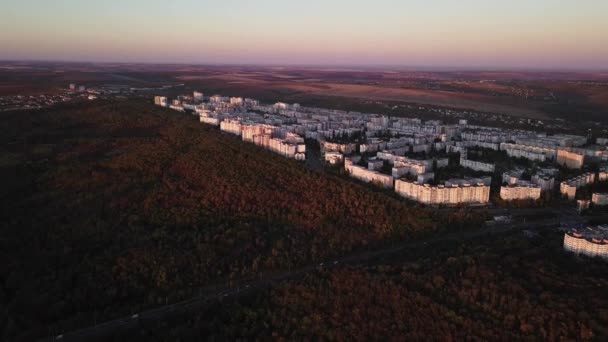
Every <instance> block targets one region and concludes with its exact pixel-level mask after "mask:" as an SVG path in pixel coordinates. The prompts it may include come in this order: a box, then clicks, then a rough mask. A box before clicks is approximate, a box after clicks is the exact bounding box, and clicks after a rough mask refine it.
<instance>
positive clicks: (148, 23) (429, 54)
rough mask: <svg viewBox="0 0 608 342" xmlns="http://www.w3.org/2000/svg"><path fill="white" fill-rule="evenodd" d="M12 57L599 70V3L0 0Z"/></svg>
mask: <svg viewBox="0 0 608 342" xmlns="http://www.w3.org/2000/svg"><path fill="white" fill-rule="evenodd" d="M22 59H24V60H61V61H95V62H134V63H139V62H145V63H201V64H207V63H212V64H284V65H289V64H320V65H392V66H413V67H415V66H430V67H433V66H435V67H463V68H488V67H496V68H559V69H608V0H577V1H573V0H563V1H562V0H503V1H494V0H485V1H482V0H425V1H422V0H420V1H418V0H410V1H408V0H373V1H371V0H367V1H360V0H217V1H206V0H199V1H195V0H171V1H165V0H163V1H161V0H122V1H114V0H106V1H99V0H95V1H91V0H2V1H1V3H0V60H22Z"/></svg>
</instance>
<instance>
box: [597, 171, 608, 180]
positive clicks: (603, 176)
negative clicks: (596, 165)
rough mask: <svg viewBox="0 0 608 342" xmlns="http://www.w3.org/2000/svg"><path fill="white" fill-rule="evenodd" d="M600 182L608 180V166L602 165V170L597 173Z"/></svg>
mask: <svg viewBox="0 0 608 342" xmlns="http://www.w3.org/2000/svg"><path fill="white" fill-rule="evenodd" d="M597 180H598V182H605V181H608V168H606V167H602V168H600V172H598V174H597Z"/></svg>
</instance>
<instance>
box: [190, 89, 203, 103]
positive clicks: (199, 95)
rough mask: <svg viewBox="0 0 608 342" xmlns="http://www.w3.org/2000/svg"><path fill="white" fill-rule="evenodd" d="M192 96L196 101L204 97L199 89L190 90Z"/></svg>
mask: <svg viewBox="0 0 608 342" xmlns="http://www.w3.org/2000/svg"><path fill="white" fill-rule="evenodd" d="M192 97H193V98H194V99H195V100H196V101H203V99H204V98H205V96H204V94H203V93H202V92H200V91H194V92H192Z"/></svg>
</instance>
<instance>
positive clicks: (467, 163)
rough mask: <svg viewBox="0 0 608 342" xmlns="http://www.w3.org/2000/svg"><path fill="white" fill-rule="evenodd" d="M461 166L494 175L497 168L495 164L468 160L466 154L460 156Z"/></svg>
mask: <svg viewBox="0 0 608 342" xmlns="http://www.w3.org/2000/svg"><path fill="white" fill-rule="evenodd" d="M460 165H461V166H463V167H466V168H469V169H471V170H475V171H482V172H490V173H493V172H494V169H495V166H494V164H489V163H484V162H480V161H474V160H470V159H466V157H465V156H464V154H462V155H461V156H460Z"/></svg>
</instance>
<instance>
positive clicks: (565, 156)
mask: <svg viewBox="0 0 608 342" xmlns="http://www.w3.org/2000/svg"><path fill="white" fill-rule="evenodd" d="M584 161H585V155H583V154H579V153H576V152H570V151H566V150H557V163H558V164H560V165H562V166H565V167H567V168H569V169H580V168H582V167H583V163H584Z"/></svg>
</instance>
